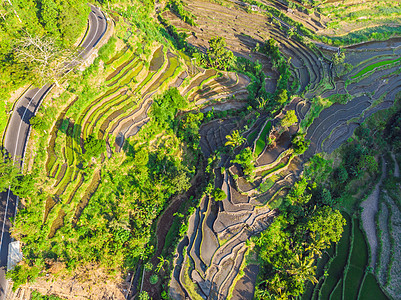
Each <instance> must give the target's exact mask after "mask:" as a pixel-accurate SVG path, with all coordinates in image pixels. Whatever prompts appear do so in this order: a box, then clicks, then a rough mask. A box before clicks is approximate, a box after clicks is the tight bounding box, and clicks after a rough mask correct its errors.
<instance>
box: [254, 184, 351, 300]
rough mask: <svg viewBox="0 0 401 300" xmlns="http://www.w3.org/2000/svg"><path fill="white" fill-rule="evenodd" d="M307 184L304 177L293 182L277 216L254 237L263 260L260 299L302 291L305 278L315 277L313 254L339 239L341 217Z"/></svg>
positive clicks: (291, 295) (318, 253) (259, 285)
mask: <svg viewBox="0 0 401 300" xmlns="http://www.w3.org/2000/svg"><path fill="white" fill-rule="evenodd" d="M308 185H309V184H308V181H307V180H306V179H305V178H303V179H302V180H301V181H299V182H297V183H296V184H295V185H294V187H293V189H292V190H291V192H290V193H289V194H288V196H287V197H286V198H285V200H284V202H283V203H282V204H281V206H280V208H279V209H280V212H281V214H280V216H279V217H277V218H276V219H275V220H274V222H273V224H272V225H271V226H270V227H269V228H268V229H267V230H266V231H265V232H263V233H262V235H261V236H260V237H259V238H257V239H255V244H256V245H257V247H258V252H259V257H260V259H261V264H262V270H261V273H260V275H259V278H260V281H259V284H258V286H257V288H258V290H257V292H256V296H257V297H258V298H259V299H265V298H267V297H268V295H270V296H271V297H274V298H279V297H282V298H289V297H297V296H300V295H302V293H303V292H304V282H305V281H312V282H315V280H316V279H315V278H314V273H315V267H314V266H313V263H314V260H315V258H316V257H317V256H319V255H321V253H322V251H323V250H324V249H326V248H327V247H329V246H330V244H331V243H332V242H338V241H339V240H340V237H341V234H342V231H343V226H344V225H345V220H344V218H343V217H342V216H341V214H340V212H339V211H338V210H334V209H333V208H331V207H330V206H328V205H325V204H324V203H323V201H321V200H320V199H319V198H317V197H316V196H315V197H313V196H314V195H313V192H312V193H311V190H312V189H311V187H312V186H310V187H309V188H308ZM315 193H317V192H315Z"/></svg>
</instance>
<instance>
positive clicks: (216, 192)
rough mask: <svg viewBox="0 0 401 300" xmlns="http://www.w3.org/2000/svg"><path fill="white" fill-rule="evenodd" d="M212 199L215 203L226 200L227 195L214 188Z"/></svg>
mask: <svg viewBox="0 0 401 300" xmlns="http://www.w3.org/2000/svg"><path fill="white" fill-rule="evenodd" d="M212 197H213V198H214V200H216V201H223V200H224V199H226V198H227V195H226V193H225V192H224V191H223V190H222V189H219V188H216V189H214V190H213V191H212Z"/></svg>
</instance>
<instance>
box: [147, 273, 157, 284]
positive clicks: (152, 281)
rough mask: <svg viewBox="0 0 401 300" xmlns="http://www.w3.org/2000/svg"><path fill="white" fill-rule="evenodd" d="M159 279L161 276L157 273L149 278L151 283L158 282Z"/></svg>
mask: <svg viewBox="0 0 401 300" xmlns="http://www.w3.org/2000/svg"><path fill="white" fill-rule="evenodd" d="M158 281H159V277H158V276H157V275H156V274H153V275H151V276H150V278H149V282H150V284H156V283H157V282H158Z"/></svg>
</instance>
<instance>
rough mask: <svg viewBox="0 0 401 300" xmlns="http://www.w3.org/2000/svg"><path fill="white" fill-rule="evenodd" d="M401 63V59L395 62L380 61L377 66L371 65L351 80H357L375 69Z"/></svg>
mask: <svg viewBox="0 0 401 300" xmlns="http://www.w3.org/2000/svg"><path fill="white" fill-rule="evenodd" d="M399 61H401V57H400V58H397V59H393V60H383V61H378V62H377V63H375V64H372V65H369V66H367V67H365V68H363V69H362V70H360V71H359V72H358V73H357V74H356V75H354V76H352V77H351V79H355V78H357V77H360V76H362V75H365V74H366V73H368V72H370V71H373V70H374V69H376V68H378V67H381V66H385V65H389V64H392V63H396V62H399Z"/></svg>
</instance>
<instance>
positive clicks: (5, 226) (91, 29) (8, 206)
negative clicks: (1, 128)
mask: <svg viewBox="0 0 401 300" xmlns="http://www.w3.org/2000/svg"><path fill="white" fill-rule="evenodd" d="M106 30H107V22H106V19H105V16H104V14H103V13H102V12H101V11H100V10H99V9H98V8H96V7H94V6H91V12H90V14H89V24H88V32H87V34H86V37H85V39H84V41H83V42H82V43H81V45H80V47H81V50H80V51H81V52H80V56H81V57H82V58H83V59H85V58H86V57H88V56H89V55H90V52H91V50H93V48H94V47H95V46H96V45H97V44H98V42H99V41H100V40H101V38H102V37H103V35H104V34H105V32H106ZM76 64H77V62H76V61H74V62H72V63H71V64H69V67H71V68H72V67H73V66H74V65H76ZM66 71H68V69H67V70H66ZM51 87H52V85H50V84H47V85H45V86H43V87H42V88H33V89H30V90H28V91H27V92H26V93H25V94H24V95H23V97H21V99H20V100H19V101H18V103H17V104H16V105H15V108H14V111H13V113H12V116H11V119H10V122H9V124H8V127H7V131H6V136H5V139H4V148H5V149H6V151H7V152H8V153H9V154H10V155H11V156H12V158H13V159H14V161H15V163H16V164H18V166H19V167H20V168H21V169H22V168H23V156H24V153H25V147H26V145H27V143H28V139H29V133H30V128H31V126H30V124H29V120H30V118H31V117H33V116H34V115H35V113H36V112H37V110H38V108H39V106H40V104H41V102H42V99H43V98H44V96H45V95H46V94H47V92H48V91H49V90H50V89H51ZM17 205H18V197H17V196H15V195H14V194H13V193H12V192H10V190H8V191H6V192H4V193H1V194H0V230H1V238H0V299H5V294H6V290H7V280H6V279H5V272H6V267H7V255H8V245H9V243H10V242H11V238H10V233H9V228H10V218H11V217H14V216H15V214H16V212H17V210H16V207H17Z"/></svg>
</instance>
